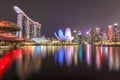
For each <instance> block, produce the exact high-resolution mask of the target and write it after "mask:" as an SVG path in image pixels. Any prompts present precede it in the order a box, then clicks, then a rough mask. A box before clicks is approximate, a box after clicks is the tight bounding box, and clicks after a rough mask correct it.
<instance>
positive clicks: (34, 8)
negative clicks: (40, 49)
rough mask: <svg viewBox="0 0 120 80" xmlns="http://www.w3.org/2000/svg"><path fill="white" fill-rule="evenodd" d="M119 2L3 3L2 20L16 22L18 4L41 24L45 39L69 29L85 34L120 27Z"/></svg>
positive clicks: (26, 0)
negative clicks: (118, 25)
mask: <svg viewBox="0 0 120 80" xmlns="http://www.w3.org/2000/svg"><path fill="white" fill-rule="evenodd" d="M119 3H120V1H119V0H110V1H108V0H105V1H104V0H98V1H96V0H91V1H87V0H80V1H77V0H76V1H73V0H72V1H64V0H57V1H55V0H52V1H46V0H36V1H30V0H12V1H10V0H2V1H1V7H0V9H1V10H2V11H1V13H0V20H9V21H13V22H16V21H17V17H16V16H17V15H16V13H15V11H14V10H13V6H14V5H16V6H19V7H20V8H21V9H22V10H23V11H24V12H25V13H26V14H27V15H28V16H29V17H30V18H32V19H33V20H35V21H38V22H39V23H40V24H42V27H41V28H42V30H41V32H42V35H45V36H46V37H53V36H54V32H55V31H57V30H58V29H59V28H62V29H65V28H66V27H70V28H71V29H72V30H74V29H80V30H81V31H82V32H83V33H84V34H85V32H86V31H87V30H89V28H93V27H101V28H105V27H107V28H108V25H110V24H114V23H116V22H117V23H118V24H119V23H120V22H119V21H120V18H119V17H120V10H119V8H120V5H119ZM5 4H6V5H5ZM107 28H105V29H107Z"/></svg>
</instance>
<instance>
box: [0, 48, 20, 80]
mask: <svg viewBox="0 0 120 80" xmlns="http://www.w3.org/2000/svg"><path fill="white" fill-rule="evenodd" d="M21 53H22V49H16V50H12V51H9V52H7V53H5V55H4V56H3V57H2V58H1V59H0V79H1V78H2V76H3V75H4V73H5V72H6V71H7V70H8V68H9V67H10V66H11V64H12V62H13V61H14V60H15V59H17V58H19V57H20V56H21Z"/></svg>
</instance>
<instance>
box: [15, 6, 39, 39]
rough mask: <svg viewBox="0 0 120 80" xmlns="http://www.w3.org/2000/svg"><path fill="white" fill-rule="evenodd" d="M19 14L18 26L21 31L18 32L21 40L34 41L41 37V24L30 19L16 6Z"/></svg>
mask: <svg viewBox="0 0 120 80" xmlns="http://www.w3.org/2000/svg"><path fill="white" fill-rule="evenodd" d="M13 8H14V10H15V11H16V13H17V24H18V25H19V26H20V28H21V31H18V32H16V36H17V37H19V38H25V39H32V38H37V37H40V36H41V24H40V23H38V22H35V21H33V20H32V19H30V18H29V17H28V16H27V15H26V14H25V13H24V12H23V11H22V10H21V9H20V8H19V7H17V6H14V7H13Z"/></svg>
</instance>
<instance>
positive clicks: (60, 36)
mask: <svg viewBox="0 0 120 80" xmlns="http://www.w3.org/2000/svg"><path fill="white" fill-rule="evenodd" d="M54 35H55V37H56V38H57V39H58V40H61V41H66V40H69V41H72V40H73V36H72V35H71V29H70V28H66V30H65V35H64V33H63V31H62V29H59V30H58V35H57V33H56V32H54Z"/></svg>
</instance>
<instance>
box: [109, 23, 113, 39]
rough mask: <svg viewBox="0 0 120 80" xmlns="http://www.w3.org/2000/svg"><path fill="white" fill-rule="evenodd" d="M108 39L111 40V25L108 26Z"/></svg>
mask: <svg viewBox="0 0 120 80" xmlns="http://www.w3.org/2000/svg"><path fill="white" fill-rule="evenodd" d="M108 39H109V41H112V39H113V28H112V26H111V25H109V26H108Z"/></svg>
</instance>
